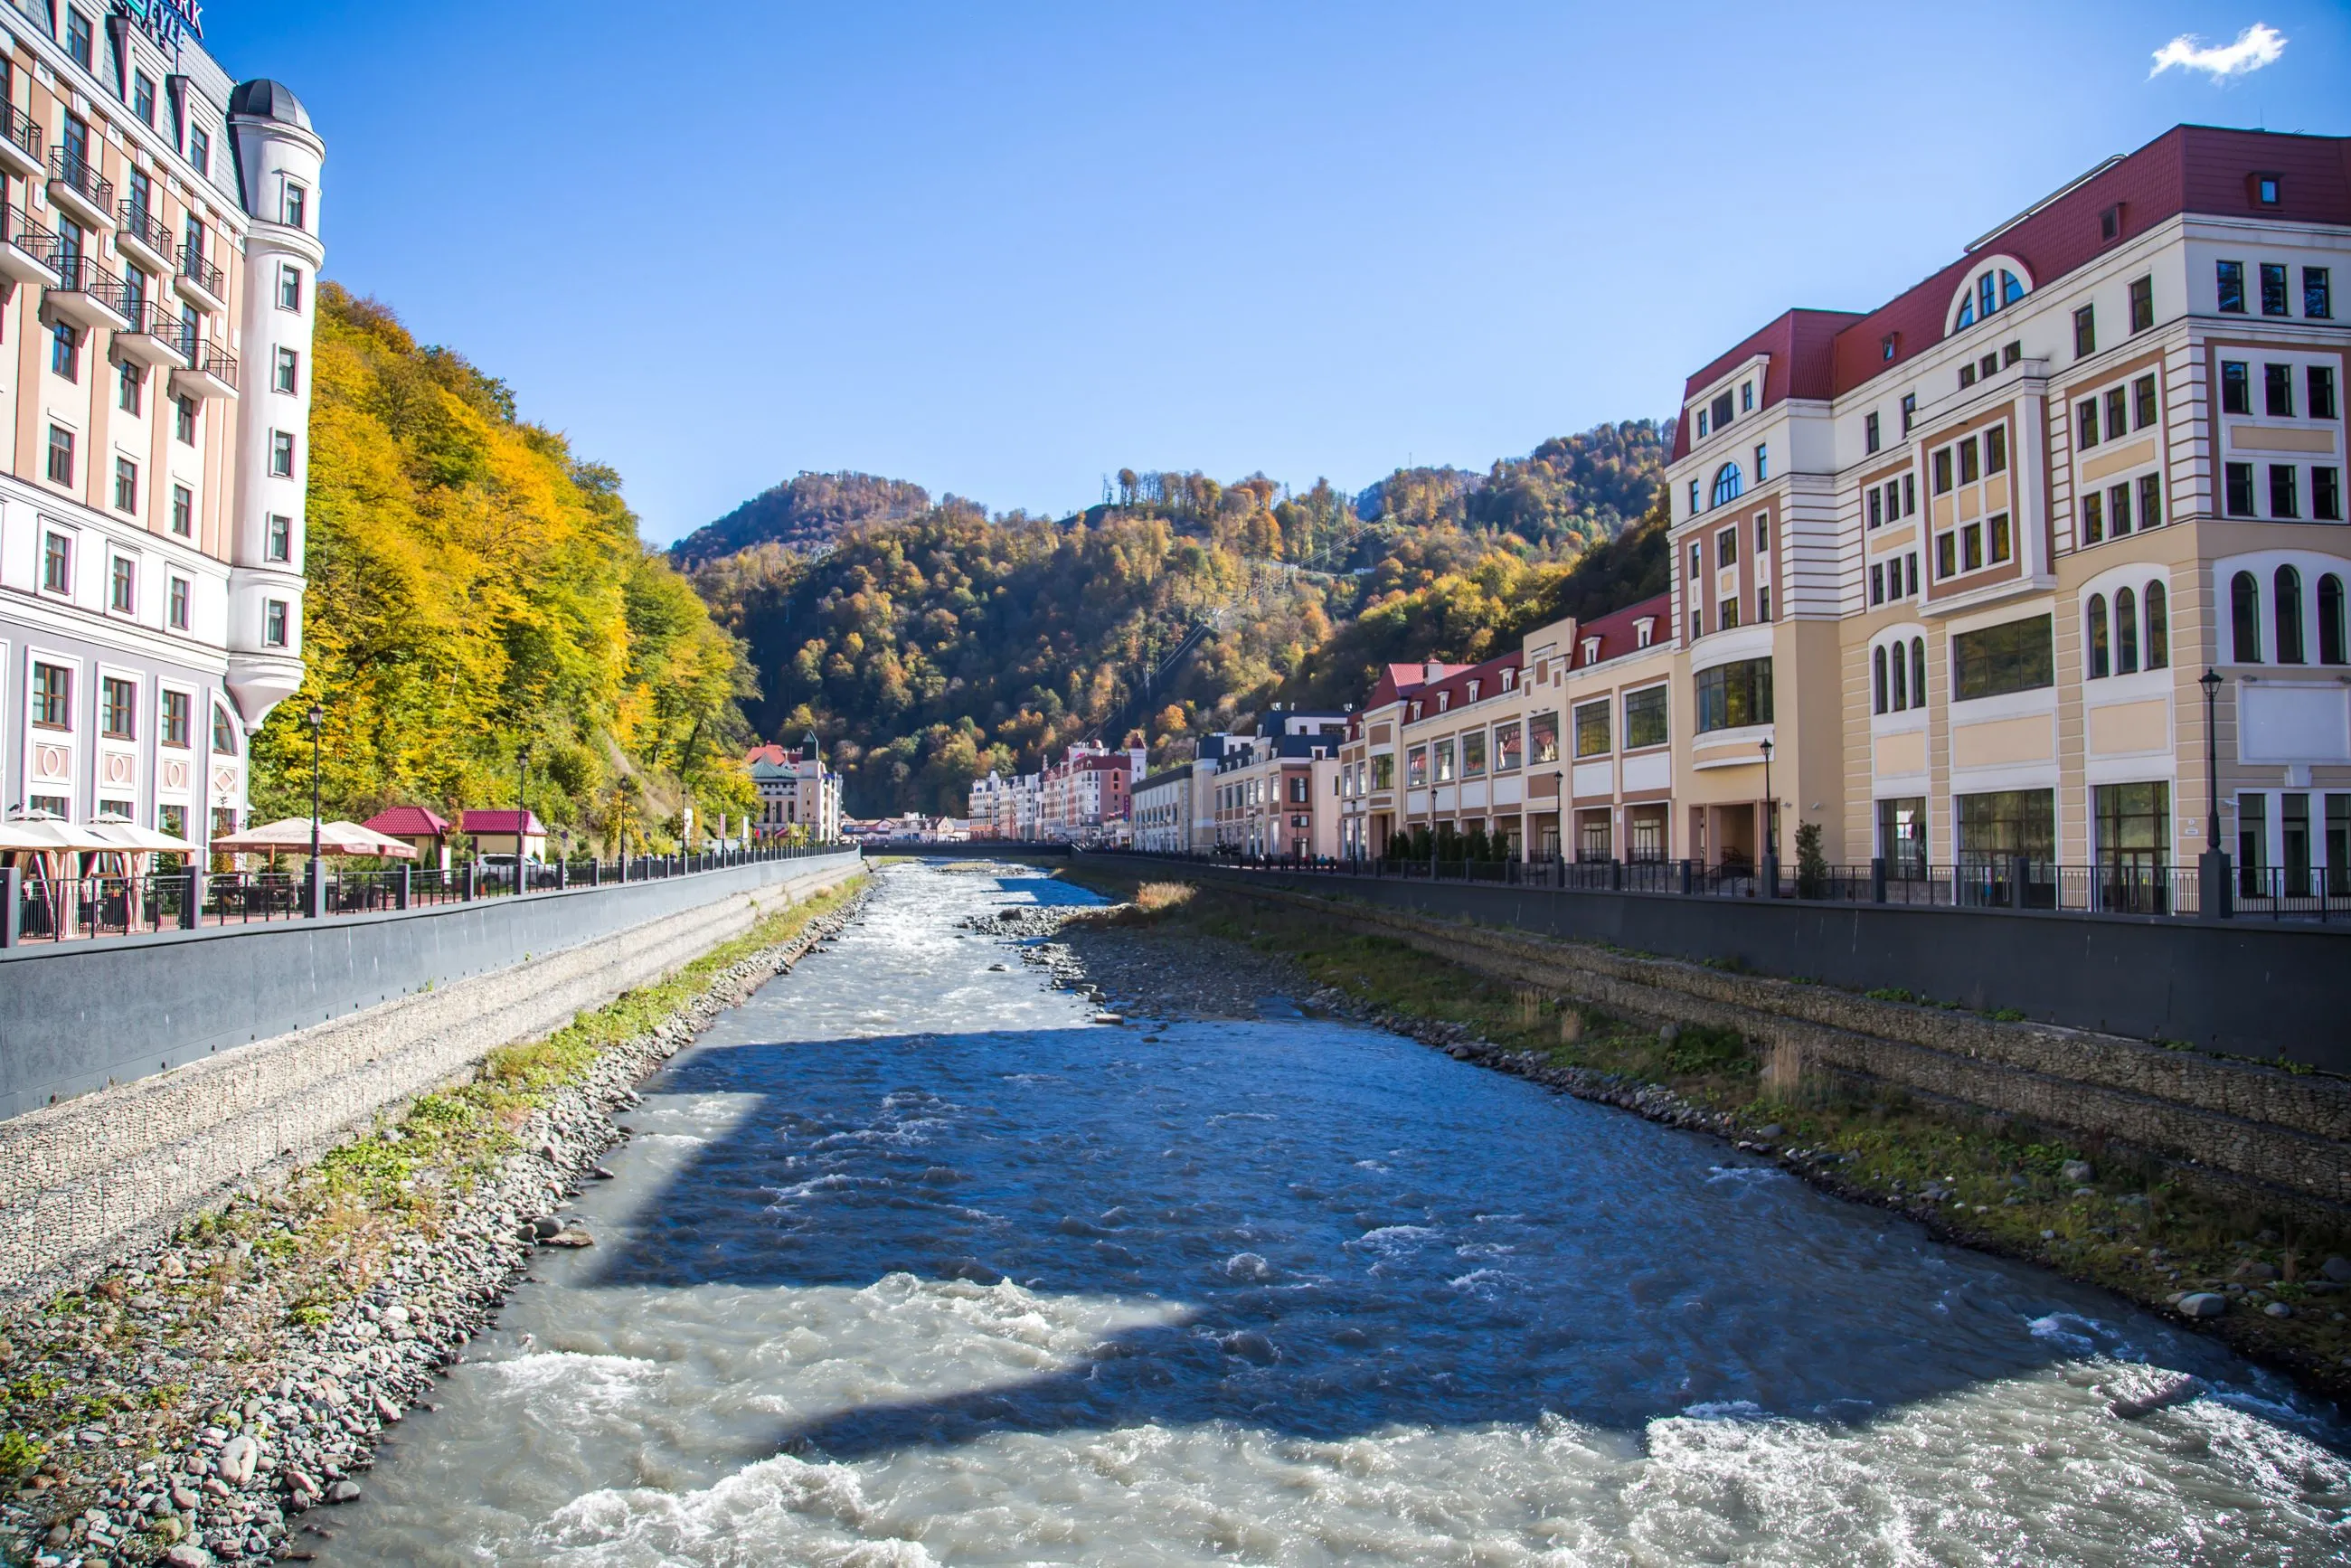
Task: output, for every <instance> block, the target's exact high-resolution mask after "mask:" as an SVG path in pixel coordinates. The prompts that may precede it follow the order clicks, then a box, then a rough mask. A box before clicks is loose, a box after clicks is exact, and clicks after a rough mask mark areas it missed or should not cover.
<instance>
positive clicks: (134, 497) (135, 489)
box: [114, 457, 139, 512]
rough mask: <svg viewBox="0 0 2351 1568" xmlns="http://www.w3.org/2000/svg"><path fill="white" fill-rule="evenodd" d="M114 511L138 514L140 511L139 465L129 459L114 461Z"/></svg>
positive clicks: (123, 458) (120, 458)
mask: <svg viewBox="0 0 2351 1568" xmlns="http://www.w3.org/2000/svg"><path fill="white" fill-rule="evenodd" d="M114 509H115V510H116V511H118V512H136V511H137V510H138V509H139V465H138V464H136V463H133V462H132V461H131V459H130V458H128V457H118V458H116V459H115V460H114Z"/></svg>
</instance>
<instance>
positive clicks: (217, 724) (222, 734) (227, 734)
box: [213, 703, 236, 757]
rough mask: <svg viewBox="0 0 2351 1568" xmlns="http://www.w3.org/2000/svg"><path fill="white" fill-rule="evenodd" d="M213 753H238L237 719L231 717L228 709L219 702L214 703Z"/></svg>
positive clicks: (223, 754) (228, 754) (216, 754)
mask: <svg viewBox="0 0 2351 1568" xmlns="http://www.w3.org/2000/svg"><path fill="white" fill-rule="evenodd" d="M213 755H214V756H215V757H235V755H236V721H235V719H233V718H231V717H229V716H228V709H226V708H225V707H223V706H221V705H220V704H218V703H214V705H213Z"/></svg>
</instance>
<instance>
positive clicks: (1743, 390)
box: [1739, 382, 1755, 413]
mask: <svg viewBox="0 0 2351 1568" xmlns="http://www.w3.org/2000/svg"><path fill="white" fill-rule="evenodd" d="M1754 411H1755V383H1754V382H1740V383H1739V412H1740V413H1753V412H1754Z"/></svg>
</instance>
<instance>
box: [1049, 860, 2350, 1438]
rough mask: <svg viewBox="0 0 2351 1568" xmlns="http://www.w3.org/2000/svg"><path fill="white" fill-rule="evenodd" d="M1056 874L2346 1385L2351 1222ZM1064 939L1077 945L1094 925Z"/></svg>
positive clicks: (1103, 872) (1337, 990)
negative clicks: (2193, 1303) (2238, 1196)
mask: <svg viewBox="0 0 2351 1568" xmlns="http://www.w3.org/2000/svg"><path fill="white" fill-rule="evenodd" d="M1061 874H1063V875H1065V876H1066V877H1067V878H1068V879H1069V880H1071V881H1072V882H1075V883H1079V884H1081V885H1083V886H1086V887H1089V888H1091V889H1092V890H1093V891H1095V892H1098V893H1101V894H1104V895H1105V896H1108V897H1112V898H1115V899H1121V900H1127V901H1130V902H1128V903H1126V904H1124V905H1123V907H1121V908H1120V909H1119V910H1118V911H1116V912H1115V913H1114V914H1113V915H1110V916H1108V917H1107V918H1108V919H1109V920H1111V921H1112V922H1113V923H1114V924H1117V925H1130V926H1138V927H1151V928H1155V930H1156V931H1158V932H1161V933H1165V934H1168V935H1175V934H1181V933H1196V934H1198V935H1201V936H1208V937H1212V938H1217V939H1220V940H1224V941H1231V942H1238V943H1242V944H1246V945H1247V946H1250V947H1252V948H1254V949H1256V950H1258V951H1259V952H1261V953H1264V954H1267V955H1269V956H1280V957H1283V958H1286V959H1287V960H1289V961H1290V963H1291V964H1292V965H1294V966H1295V967H1296V969H1297V970H1298V972H1299V974H1300V976H1301V978H1302V979H1303V980H1305V981H1306V982H1308V983H1310V984H1311V985H1313V986H1315V987H1318V988H1324V989H1326V990H1327V992H1328V993H1329V994H1330V995H1331V996H1332V997H1333V998H1343V1009H1344V1010H1346V1011H1347V1012H1349V1013H1352V1014H1353V1015H1354V1016H1357V1017H1361V1018H1364V1019H1367V1020H1369V1021H1374V1022H1378V1023H1382V1024H1384V1025H1386V1026H1388V1027H1392V1028H1397V1029H1399V1030H1402V1031H1404V1032H1407V1033H1414V1034H1416V1035H1418V1036H1419V1037H1420V1038H1424V1039H1427V1040H1431V1042H1432V1043H1439V1044H1447V1045H1452V1046H1455V1047H1457V1048H1459V1049H1463V1050H1467V1051H1468V1052H1469V1053H1470V1054H1471V1055H1472V1056H1473V1057H1475V1058H1477V1059H1480V1060H1484V1061H1487V1062H1488V1063H1489V1065H1496V1066H1499V1067H1502V1068H1503V1069H1504V1070H1506V1071H1522V1072H1526V1073H1527V1074H1528V1075H1530V1076H1540V1077H1542V1078H1543V1079H1544V1081H1545V1082H1557V1083H1558V1084H1559V1085H1560V1086H1561V1087H1564V1088H1567V1089H1569V1090H1570V1092H1574V1093H1577V1094H1579V1095H1582V1096H1583V1097H1584V1098H1588V1099H1597V1100H1604V1101H1607V1102H1608V1103H1614V1104H1618V1105H1622V1106H1624V1107H1625V1108H1626V1109H1629V1110H1634V1111H1635V1112H1636V1113H1640V1114H1643V1115H1646V1116H1650V1117H1652V1118H1653V1119H1656V1120H1663V1121H1669V1122H1673V1123H1675V1124H1677V1125H1683V1126H1691V1127H1696V1128H1699V1129H1701V1130H1706V1131H1711V1132H1715V1133H1718V1134H1720V1135H1722V1136H1724V1137H1726V1138H1729V1139H1731V1140H1733V1141H1735V1142H1737V1143H1739V1144H1740V1146H1742V1147H1747V1148H1750V1149H1752V1150H1754V1151H1755V1152H1758V1153H1764V1154H1768V1155H1771V1156H1772V1157H1774V1158H1775V1159H1777V1160H1778V1161H1779V1162H1780V1163H1781V1164H1782V1166H1785V1167H1786V1168H1787V1169H1789V1170H1790V1171H1791V1172H1792V1173H1794V1174H1797V1175H1799V1176H1803V1177H1804V1178H1805V1179H1807V1180H1809V1181H1812V1182H1813V1183H1814V1184H1816V1185H1818V1186H1823V1187H1824V1188H1827V1189H1829V1190H1831V1191H1834V1192H1836V1193H1838V1194H1840V1195H1842V1196H1844V1197H1851V1198H1855V1199H1857V1200H1859V1201H1862V1202H1866V1203H1872V1204H1876V1205H1877V1206H1879V1207H1886V1208H1890V1209H1894V1210H1896V1211H1898V1212H1900V1213H1902V1214H1905V1215H1907V1216H1908V1217H1910V1218H1915V1219H1917V1220H1918V1221H1919V1222H1920V1223H1922V1224H1924V1225H1925V1226H1927V1227H1928V1228H1929V1229H1930V1230H1932V1231H1933V1232H1934V1233H1935V1234H1937V1235H1938V1236H1940V1237H1942V1238H1944V1239H1949V1240H1951V1241H1955V1242H1959V1243H1960V1244H1963V1245H1966V1246H1970V1247H1976V1248H1980V1249H1984V1250H1988V1251H1993V1252H1998V1253H2001V1254H2003V1255H2005V1256H2009V1257H2013V1258H2021V1259H2025V1260H2031V1261H2033V1262H2037V1263H2040V1264H2043V1265H2044V1266H2046V1267H2048V1268H2051V1269H2053V1270H2057V1271H2058V1272H2060V1273H2062V1274H2064V1275H2067V1276H2069V1277H2070V1278H2073V1279H2076V1280H2082V1281H2089V1282H2092V1283H2095V1284H2099V1285H2104V1286H2106V1287H2107V1288H2109V1289H2111V1290H2114V1291H2117V1292H2119V1293H2120V1294H2122V1295H2125V1296H2127V1297H2129V1298H2131V1299H2132V1300H2134V1301H2138V1302H2140V1303H2141V1304H2143V1305H2145V1306H2147V1307H2149V1308H2151V1309H2154V1310H2156V1311H2159V1312H2167V1313H2169V1314H2173V1315H2185V1314H2182V1313H2180V1311H2179V1301H2181V1300H2182V1299H2183V1298H2184V1297H2187V1296H2192V1295H2198V1294H2204V1295H2209V1296H2213V1297H2217V1298H2219V1300H2220V1302H2221V1303H2222V1310H2221V1312H2220V1314H2219V1315H2218V1316H2215V1317H2210V1318H2206V1319H2203V1320H2201V1322H2200V1325H2199V1326H2202V1327H2204V1328H2206V1329H2207V1330H2208V1331H2209V1332H2211V1333H2216V1334H2218V1335H2220V1337H2221V1338H2223V1339H2224V1340H2226V1341H2228V1342H2229V1343H2231V1345H2232V1346H2234V1347H2235V1348H2237V1349H2238V1350H2240V1351H2241V1352H2243V1353H2244V1354H2247V1355H2250V1356H2252V1357H2254V1358H2255V1359H2258V1360H2260V1361H2262V1362H2263V1363H2265V1364H2271V1365H2274V1366H2277V1367H2279V1368H2281V1369H2283V1370H2285V1371H2289V1372H2292V1373H2294V1375H2297V1376H2299V1377H2301V1378H2302V1379H2303V1380H2304V1382H2306V1383H2308V1384H2309V1385H2312V1386H2314V1387H2315V1388H2317V1389H2319V1390H2321V1391H2322V1392H2325V1394H2327V1395H2329V1396H2332V1397H2335V1398H2336V1399H2342V1398H2344V1397H2345V1396H2346V1395H2351V1317H2347V1316H2346V1314H2351V1234H2346V1232H2345V1231H2343V1230H2334V1231H2325V1232H2321V1231H2315V1230H2313V1229H2310V1228H2306V1227H2297V1226H2295V1225H2294V1224H2293V1223H2292V1222H2291V1221H2289V1220H2287V1219H2285V1218H2280V1217H2278V1216H2276V1215H2272V1214H2267V1213H2264V1212H2263V1211H2262V1209H2261V1207H2259V1206H2258V1205H2257V1204H2254V1203H2252V1202H2246V1201H2237V1200H2234V1199H2232V1198H2231V1197H2227V1196H2224V1195H2222V1194H2220V1193H2218V1192H2216V1191H2215V1190H2214V1189H2213V1188H2212V1187H2210V1186H2205V1185H2203V1184H2198V1183H2191V1182H2189V1181H2187V1180H2184V1179H2183V1178H2182V1176H2181V1174H2180V1173H2179V1171H2177V1170H2175V1169H2173V1168H2172V1167H2170V1166H2167V1165H2165V1164H2164V1163H2162V1162H2160V1161H2158V1160H2152V1159H2145V1158H2139V1157H2136V1156H2134V1155H2130V1154H2129V1153H2127V1152H2126V1151H2123V1150H2120V1149H2116V1148H2109V1147H2104V1146H2098V1145H2093V1144H2091V1143H2088V1142H2086V1141H2085V1140H2082V1139H2079V1138H2075V1137H2070V1136H2068V1135H2066V1134H2061V1133H2058V1132H2054V1131H2051V1130H2048V1129H2043V1128H2037V1127H2033V1126H2031V1125H2029V1124H2023V1123H2022V1122H2019V1121H2018V1120H2016V1119H2015V1118H2012V1117H2003V1116H1999V1115H1995V1114H1991V1113H1975V1112H1972V1111H1970V1110H1969V1109H1968V1108H1966V1107H1964V1106H1959V1105H1955V1104H1951V1103H1943V1102H1932V1103H1930V1102H1928V1101H1925V1100H1922V1099H1919V1098H1917V1097H1915V1096H1913V1095H1910V1094H1907V1093H1906V1092H1902V1091H1901V1090H1899V1089H1896V1088H1892V1087H1889V1086H1886V1085H1882V1084H1874V1083H1866V1082H1856V1081H1854V1080H1851V1079H1834V1078H1825V1077H1821V1076H1817V1075H1814V1074H1812V1073H1809V1072H1792V1071H1786V1070H1785V1067H1786V1064H1785V1063H1781V1064H1776V1067H1777V1070H1775V1063H1773V1062H1772V1061H1768V1060H1766V1059H1765V1058H1764V1057H1762V1056H1761V1055H1759V1054H1758V1053H1757V1052H1756V1051H1754V1050H1753V1049H1752V1048H1751V1047H1750V1044H1749V1042H1748V1041H1747V1040H1744V1039H1742V1038H1740V1036H1739V1035H1737V1034H1736V1033H1734V1032H1732V1031H1730V1030H1707V1029H1699V1028H1692V1027H1681V1028H1678V1029H1677V1028H1673V1027H1671V1026H1668V1028H1667V1030H1663V1031H1660V1030H1654V1029H1651V1028H1648V1027H1646V1026H1645V1025H1642V1024H1640V1023H1638V1022H1635V1021H1634V1020H1630V1019H1622V1018H1617V1017H1614V1016H1611V1015H1610V1014H1608V1013H1607V1012H1606V1011H1604V1009H1597V1008H1593V1007H1591V1006H1588V1005H1584V1004H1581V1003H1578V1002H1576V1001H1574V1000H1573V999H1570V998H1562V997H1559V996H1556V995H1553V994H1550V993H1547V992H1543V991H1540V990H1534V989H1530V988H1526V987H1523V986H1516V985H1512V984H1510V983H1509V982H1506V981H1501V980H1497V979H1493V978H1490V977H1487V976H1484V975H1481V974H1479V973H1478V972H1477V971H1475V970H1472V969H1469V968H1468V967H1464V966H1461V965H1458V964H1455V963H1452V962H1450V961H1448V960H1446V959H1442V958H1437V957H1433V956H1429V955H1428V954H1426V953H1423V952H1421V951H1419V950H1418V949H1416V948H1414V947H1413V946H1410V945H1408V944H1406V943H1405V942H1403V941H1400V940H1397V939H1395V938H1394V937H1389V936H1377V935H1369V934H1364V933H1360V932H1355V931H1351V930H1348V929H1346V928H1345V927H1344V926H1343V925H1338V924H1336V923H1334V922H1332V921H1330V920H1328V919H1324V918H1322V917H1319V916H1318V915H1315V914H1314V913H1312V912H1310V911H1306V910H1301V909H1297V908H1294V907H1291V906H1289V905H1286V904H1278V903H1274V902H1272V901H1270V900H1268V901H1260V900H1257V899H1253V898H1250V897H1249V896H1247V895H1246V894H1239V893H1235V892H1230V891H1228V890H1225V889H1222V888H1219V887H1217V886H1216V885H1214V884H1193V883H1173V882H1167V881H1162V880H1149V881H1146V880H1145V879H1143V878H1141V877H1138V876H1135V875H1132V874H1129V873H1124V872H1123V871H1117V870H1113V869H1110V868H1106V867H1100V866H1091V865H1090V866H1085V867H1081V868H1072V869H1071V870H1070V871H1068V872H1065V873H1061ZM1065 940H1071V942H1072V946H1074V947H1075V948H1076V949H1077V950H1078V952H1079V953H1080V955H1081V956H1082V955H1083V951H1084V943H1083V939H1082V937H1081V936H1072V937H1066V938H1065ZM1301 999H1304V998H1301ZM1489 1048H1490V1049H1489ZM2199 1305H2207V1306H2209V1305H2210V1303H2209V1302H2205V1303H2199Z"/></svg>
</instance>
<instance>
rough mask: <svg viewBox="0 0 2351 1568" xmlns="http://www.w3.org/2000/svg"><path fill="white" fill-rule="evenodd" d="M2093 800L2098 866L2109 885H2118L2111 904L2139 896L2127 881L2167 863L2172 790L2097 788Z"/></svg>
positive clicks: (2156, 786)
mask: <svg viewBox="0 0 2351 1568" xmlns="http://www.w3.org/2000/svg"><path fill="white" fill-rule="evenodd" d="M2094 795H2095V802H2094V803H2095V807H2096V810H2097V816H2098V866H2099V869H2100V870H2102V871H2104V872H2105V873H2106V880H2107V881H2108V882H2109V883H2120V885H2119V886H2112V887H2110V889H2109V893H2108V897H2109V899H2110V901H2118V900H2117V895H2121V894H2126V893H2130V892H2136V891H2138V890H2137V889H2135V888H2133V887H2132V886H2131V881H2135V880H2136V879H2137V877H2138V876H2140V875H2145V874H2150V873H2155V872H2158V871H2160V870H2162V869H2163V867H2164V865H2165V864H2166V863H2167V862H2168V860H2169V858H2170V848H2169V846H2170V842H2171V786H2170V785H2168V784H2162V783H2154V784H2101V785H2098V786H2097V787H2096V789H2095V791H2094ZM2126 878H2127V879H2130V880H2125V879H2126ZM2147 891H2152V890H2151V889H2150V890H2147Z"/></svg>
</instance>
